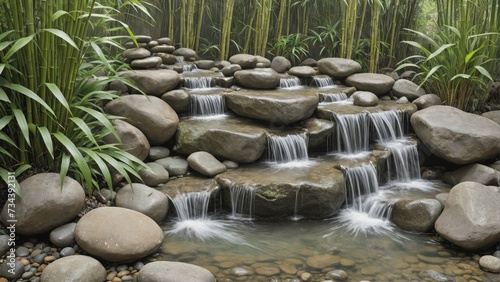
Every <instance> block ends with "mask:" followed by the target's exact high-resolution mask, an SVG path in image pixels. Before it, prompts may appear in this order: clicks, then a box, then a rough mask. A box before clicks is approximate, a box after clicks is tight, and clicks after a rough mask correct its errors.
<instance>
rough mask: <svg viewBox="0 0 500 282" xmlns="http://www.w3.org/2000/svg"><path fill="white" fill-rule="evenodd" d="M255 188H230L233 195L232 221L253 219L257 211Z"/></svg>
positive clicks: (235, 186) (238, 186)
mask: <svg viewBox="0 0 500 282" xmlns="http://www.w3.org/2000/svg"><path fill="white" fill-rule="evenodd" d="M255 190H256V189H255V188H254V187H249V186H241V185H233V186H231V187H230V188H229V192H230V195H231V216H230V218H232V219H250V220H251V219H252V218H253V214H254V210H255V203H254V199H255Z"/></svg>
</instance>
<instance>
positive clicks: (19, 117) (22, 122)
mask: <svg viewBox="0 0 500 282" xmlns="http://www.w3.org/2000/svg"><path fill="white" fill-rule="evenodd" d="M12 113H13V114H14V117H15V118H16V121H17V125H18V126H19V129H20V130H21V133H22V134H23V137H24V139H25V140H26V143H27V144H28V145H29V146H30V133H29V128H28V122H27V121H26V116H24V113H23V111H21V110H20V109H16V108H14V109H12Z"/></svg>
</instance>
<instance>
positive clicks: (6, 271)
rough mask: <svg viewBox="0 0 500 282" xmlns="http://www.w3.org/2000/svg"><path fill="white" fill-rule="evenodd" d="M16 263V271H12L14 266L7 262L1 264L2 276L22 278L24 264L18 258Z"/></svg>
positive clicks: (0, 271)
mask: <svg viewBox="0 0 500 282" xmlns="http://www.w3.org/2000/svg"><path fill="white" fill-rule="evenodd" d="M14 263H15V266H14V271H12V267H11V266H10V265H9V264H8V263H7V262H4V263H2V264H1V265H0V276H2V277H5V278H7V279H17V278H21V276H22V275H23V273H24V264H22V263H21V262H20V261H17V260H16V261H15V262H14Z"/></svg>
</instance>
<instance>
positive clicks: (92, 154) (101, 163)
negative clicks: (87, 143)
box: [81, 148, 113, 190]
mask: <svg viewBox="0 0 500 282" xmlns="http://www.w3.org/2000/svg"><path fill="white" fill-rule="evenodd" d="M81 150H82V151H83V152H85V153H86V154H87V155H88V156H89V157H90V158H91V159H92V160H93V161H94V162H95V163H96V164H97V166H98V167H99V170H100V171H101V175H102V176H103V177H104V179H105V180H106V184H108V188H109V189H110V190H111V189H113V180H112V179H111V172H110V171H109V168H108V166H107V165H106V163H105V162H104V161H103V160H102V158H101V157H100V156H99V155H98V154H97V153H96V152H94V151H92V150H91V149H88V148H81Z"/></svg>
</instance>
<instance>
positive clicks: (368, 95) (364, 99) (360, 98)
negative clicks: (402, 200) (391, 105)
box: [351, 91, 378, 107]
mask: <svg viewBox="0 0 500 282" xmlns="http://www.w3.org/2000/svg"><path fill="white" fill-rule="evenodd" d="M351 98H353V99H354V105H356V106H360V107H373V106H376V105H378V97H377V95H375V94H373V93H372V92H368V91H356V92H354V93H353V94H352V95H351Z"/></svg>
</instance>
